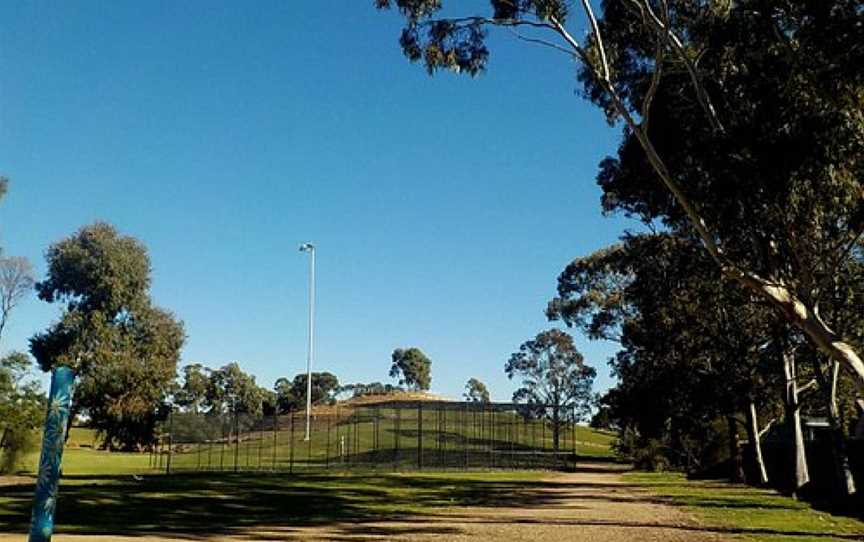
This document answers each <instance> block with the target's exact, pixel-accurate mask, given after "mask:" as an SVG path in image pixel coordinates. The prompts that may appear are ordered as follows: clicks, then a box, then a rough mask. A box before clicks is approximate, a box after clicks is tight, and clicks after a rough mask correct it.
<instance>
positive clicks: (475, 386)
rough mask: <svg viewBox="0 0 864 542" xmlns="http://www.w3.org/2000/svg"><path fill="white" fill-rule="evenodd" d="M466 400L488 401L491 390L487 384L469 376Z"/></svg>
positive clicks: (466, 384) (475, 401)
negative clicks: (487, 387)
mask: <svg viewBox="0 0 864 542" xmlns="http://www.w3.org/2000/svg"><path fill="white" fill-rule="evenodd" d="M464 397H465V400H466V401H468V402H470V403H488V402H489V390H488V389H486V384H484V383H483V382H480V381H479V380H477V379H476V378H469V379H468V382H466V383H465V393H464Z"/></svg>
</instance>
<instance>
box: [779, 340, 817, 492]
mask: <svg viewBox="0 0 864 542" xmlns="http://www.w3.org/2000/svg"><path fill="white" fill-rule="evenodd" d="M781 358H782V360H783V375H784V376H785V379H786V382H785V393H784V397H783V400H784V406H785V409H786V424H787V427H788V428H789V434H790V437H791V441H792V442H791V444H792V450H791V454H790V455H791V457H790V459H791V465H790V467H791V472H790V474H791V476H790V480H789V491H790V493H791V494H792V495H796V494H797V492H798V490H799V489H801V488H802V487H804V486H805V485H806V484H807V483H808V482H809V481H810V472H809V470H808V469H807V455H806V454H807V452H806V451H805V449H804V433H803V431H802V430H801V404H800V403H799V402H798V384H797V382H796V376H797V374H796V373H797V371H796V368H795V356H794V355H793V354H792V352H791V351H789V349H788V348H784V349H783V351H782V352H781Z"/></svg>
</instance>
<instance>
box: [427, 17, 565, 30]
mask: <svg viewBox="0 0 864 542" xmlns="http://www.w3.org/2000/svg"><path fill="white" fill-rule="evenodd" d="M436 21H446V22H448V23H451V24H454V25H464V24H481V25H482V24H491V25H495V26H533V27H535V28H547V29H552V30H554V27H553V26H552V25H551V24H549V23H547V22H543V21H530V20H528V19H494V18H492V17H458V18H454V19H436ZM431 22H433V21H428V22H425V23H422V25H423V26H425V25H428V24H430V23H431Z"/></svg>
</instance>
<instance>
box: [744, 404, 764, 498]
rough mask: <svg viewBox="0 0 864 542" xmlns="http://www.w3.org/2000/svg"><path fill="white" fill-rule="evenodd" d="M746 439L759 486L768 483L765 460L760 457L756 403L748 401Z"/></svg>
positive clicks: (760, 441) (760, 446)
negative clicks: (757, 473)
mask: <svg viewBox="0 0 864 542" xmlns="http://www.w3.org/2000/svg"><path fill="white" fill-rule="evenodd" d="M747 439H748V440H749V441H750V453H751V454H753V465H754V466H755V467H756V469H757V470H758V472H759V485H763V486H764V485H765V484H767V483H768V469H766V468H765V458H764V457H762V437H761V436H760V435H759V418H758V417H757V416H756V403H755V402H753V399H750V404H749V408H748V409H747Z"/></svg>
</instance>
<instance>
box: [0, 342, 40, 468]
mask: <svg viewBox="0 0 864 542" xmlns="http://www.w3.org/2000/svg"><path fill="white" fill-rule="evenodd" d="M30 366H31V361H30V358H29V357H28V356H27V355H26V354H24V353H21V352H12V353H10V354H7V355H6V356H4V357H2V358H0V473H4V472H10V471H13V470H15V469H16V468H18V467H20V466H21V465H20V462H21V460H22V459H23V458H24V457H25V456H26V455H27V454H28V453H30V452H31V451H32V450H34V449H35V447H36V446H37V444H38V440H37V439H36V436H35V430H36V429H37V428H38V427H39V426H40V425H41V422H42V419H43V417H44V414H45V408H46V405H45V395H44V394H43V393H42V391H41V389H40V387H39V383H38V382H36V381H33V380H30V379H28V376H29V375H30Z"/></svg>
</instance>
